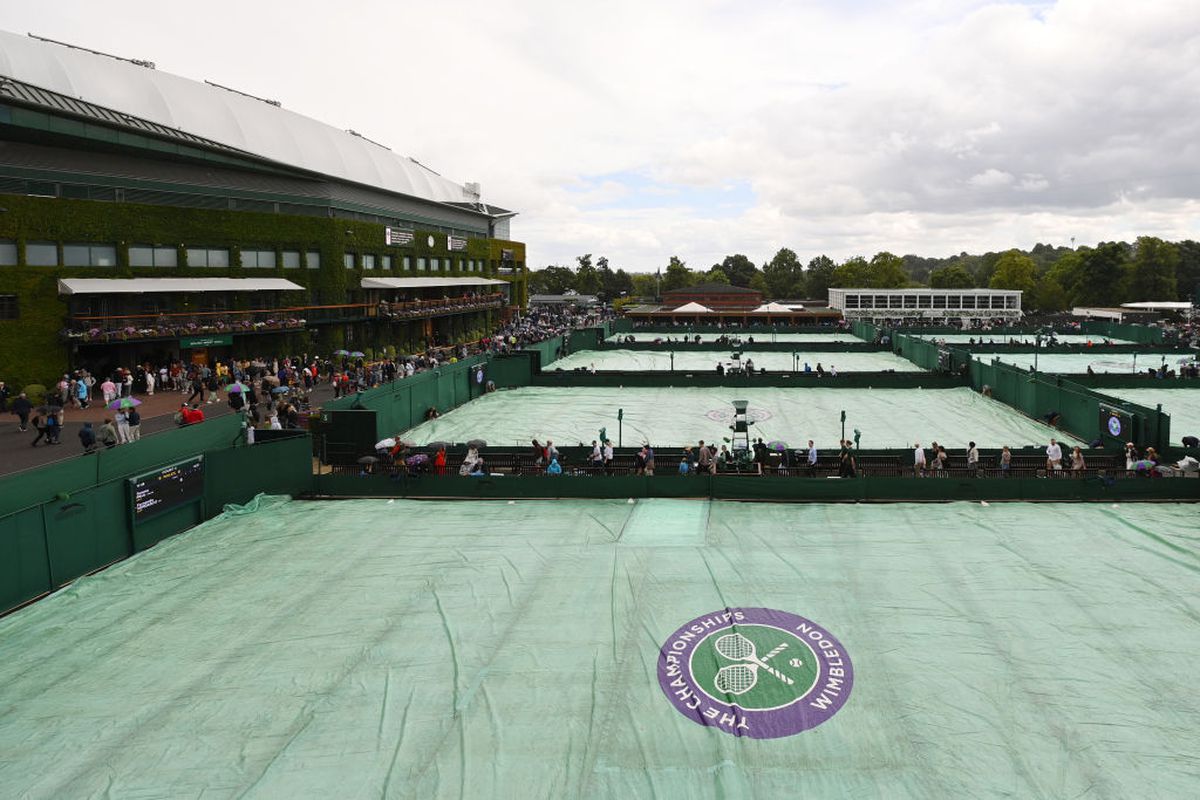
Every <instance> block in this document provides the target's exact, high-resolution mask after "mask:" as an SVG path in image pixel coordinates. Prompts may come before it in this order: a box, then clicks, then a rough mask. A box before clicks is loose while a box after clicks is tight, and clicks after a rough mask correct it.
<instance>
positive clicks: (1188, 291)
mask: <svg viewBox="0 0 1200 800" xmlns="http://www.w3.org/2000/svg"><path fill="white" fill-rule="evenodd" d="M1175 249H1176V250H1177V251H1179V266H1178V267H1176V268H1175V278H1176V280H1175V283H1176V286H1177V287H1178V288H1177V291H1178V294H1177V295H1176V297H1175V299H1176V300H1180V301H1183V302H1189V301H1190V302H1196V301H1197V300H1200V242H1194V241H1192V240H1191V239H1185V240H1184V241H1182V242H1178V243H1176V245H1175Z"/></svg>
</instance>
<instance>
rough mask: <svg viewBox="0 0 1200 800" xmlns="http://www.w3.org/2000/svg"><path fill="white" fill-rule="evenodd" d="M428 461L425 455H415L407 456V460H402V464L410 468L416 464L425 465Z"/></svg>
mask: <svg viewBox="0 0 1200 800" xmlns="http://www.w3.org/2000/svg"><path fill="white" fill-rule="evenodd" d="M428 461H429V456H427V455H425V454H424V453H417V454H416V455H413V456H409V457H408V458H406V459H404V463H405V464H408V465H409V466H410V467H415V466H417V465H418V464H425V463H427V462H428Z"/></svg>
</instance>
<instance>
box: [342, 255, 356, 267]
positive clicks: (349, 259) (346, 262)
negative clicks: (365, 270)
mask: <svg viewBox="0 0 1200 800" xmlns="http://www.w3.org/2000/svg"><path fill="white" fill-rule="evenodd" d="M342 266H343V267H345V268H346V269H354V253H342Z"/></svg>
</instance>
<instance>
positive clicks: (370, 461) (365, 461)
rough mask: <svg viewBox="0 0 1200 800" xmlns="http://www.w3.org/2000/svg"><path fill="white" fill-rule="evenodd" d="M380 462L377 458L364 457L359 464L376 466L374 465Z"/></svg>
mask: <svg viewBox="0 0 1200 800" xmlns="http://www.w3.org/2000/svg"><path fill="white" fill-rule="evenodd" d="M378 461H379V459H378V458H376V457H375V456H363V457H362V458H360V459H359V460H358V463H360V464H374V463H376V462H378Z"/></svg>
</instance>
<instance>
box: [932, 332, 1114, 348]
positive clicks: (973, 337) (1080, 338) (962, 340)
mask: <svg viewBox="0 0 1200 800" xmlns="http://www.w3.org/2000/svg"><path fill="white" fill-rule="evenodd" d="M916 335H917V336H919V337H920V338H922V339H932V340H934V341H939V342H945V343H946V344H968V343H970V342H979V343H981V344H982V343H984V342H986V343H988V344H992V343H995V344H1013V343H1016V344H1027V345H1029V346H1030V347H1036V346H1037V344H1038V336H1037V334H1035V333H1003V332H991V331H976V332H975V333H918V334H916ZM1054 341H1055V342H1057V343H1058V344H1087V343H1088V342H1092V343H1093V344H1101V343H1103V342H1111V343H1112V344H1133V342H1130V341H1127V340H1125V339H1110V338H1108V337H1106V336H1099V335H1096V336H1090V335H1088V334H1084V333H1056V334H1055V335H1054ZM1041 344H1042V346H1043V347H1046V346H1048V345H1049V344H1050V337H1049V336H1042V337H1041Z"/></svg>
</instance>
